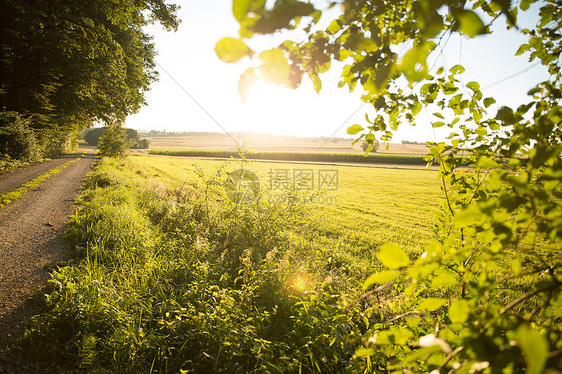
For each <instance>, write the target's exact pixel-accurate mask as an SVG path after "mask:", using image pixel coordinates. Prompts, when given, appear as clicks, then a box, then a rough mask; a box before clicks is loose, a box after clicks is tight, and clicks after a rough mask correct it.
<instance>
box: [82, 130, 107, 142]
mask: <svg viewBox="0 0 562 374" xmlns="http://www.w3.org/2000/svg"><path fill="white" fill-rule="evenodd" d="M104 130H105V127H94V128H93V129H89V130H87V132H86V133H85V134H84V140H85V141H86V143H88V144H89V145H91V146H97V145H98V143H99V141H100V137H101V134H103V132H104Z"/></svg>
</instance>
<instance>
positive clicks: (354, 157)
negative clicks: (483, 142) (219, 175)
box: [150, 150, 427, 166]
mask: <svg viewBox="0 0 562 374" xmlns="http://www.w3.org/2000/svg"><path fill="white" fill-rule="evenodd" d="M150 154H154V155H167V156H187V157H189V156H191V157H220V158H231V157H234V158H237V157H238V153H237V152H236V151H203V150H193V151H191V150H183V151H162V150H150ZM246 157H247V158H248V159H250V160H280V161H311V162H353V163H373V164H395V165H424V166H425V165H426V164H427V161H426V160H425V157H424V156H419V155H390V154H388V155H386V154H378V155H367V156H366V157H365V156H364V155H363V154H357V153H313V152H275V151H269V152H268V151H254V152H252V153H249V154H247V155H246Z"/></svg>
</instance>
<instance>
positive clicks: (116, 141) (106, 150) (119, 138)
mask: <svg viewBox="0 0 562 374" xmlns="http://www.w3.org/2000/svg"><path fill="white" fill-rule="evenodd" d="M98 148H99V153H100V155H101V156H107V157H121V156H123V155H124V154H125V151H126V149H127V139H126V132H125V130H124V129H122V128H121V127H120V126H119V125H113V126H108V127H106V128H105V130H104V131H103V133H102V134H101V136H100V140H99V145H98Z"/></svg>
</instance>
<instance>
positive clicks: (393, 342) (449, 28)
mask: <svg viewBox="0 0 562 374" xmlns="http://www.w3.org/2000/svg"><path fill="white" fill-rule="evenodd" d="M534 3H539V2H538V1H536V0H521V1H520V2H518V3H517V4H512V2H511V1H508V0H491V1H484V0H462V1H458V0H429V1H427V0H425V1H422V0H409V1H405V0H403V1H386V0H342V1H338V2H330V3H329V6H330V7H333V6H335V5H339V6H340V7H341V8H342V12H341V14H340V15H339V16H338V17H337V18H336V19H333V20H331V22H329V26H328V27H327V28H326V29H325V30H321V29H320V28H319V26H318V25H319V20H320V19H321V16H322V11H321V10H320V9H319V6H318V5H317V3H314V4H311V3H307V2H302V1H298V0H291V1H289V0H277V1H275V2H274V3H273V4H272V5H271V6H269V7H266V2H265V1H264V0H256V1H247V0H234V1H233V8H232V9H233V14H234V17H235V18H236V20H237V21H238V22H239V23H240V32H239V34H240V35H239V37H240V38H224V39H222V40H221V41H219V42H218V43H217V46H216V52H217V55H218V56H219V57H220V58H221V59H222V60H224V61H225V62H236V61H238V60H240V59H242V58H244V57H245V56H257V62H256V63H255V64H254V67H252V68H249V69H248V70H246V71H245V72H244V73H243V74H242V76H241V77H240V83H239V90H240V93H241V95H242V96H243V95H244V94H245V92H246V91H247V88H248V86H249V85H251V84H252V83H253V82H254V81H255V80H257V79H258V77H259V78H262V79H267V80H269V81H271V82H273V83H275V84H282V85H285V86H287V87H291V88H296V87H298V86H299V85H300V83H301V80H302V77H303V76H304V75H305V74H306V75H307V76H308V77H309V78H310V79H311V81H312V83H313V85H314V88H315V89H316V90H317V91H320V89H321V87H322V81H321V77H320V74H321V73H323V72H325V71H327V70H328V69H330V68H333V66H336V65H339V66H342V76H341V80H340V82H339V85H340V86H341V87H343V86H347V87H348V88H349V89H350V90H351V91H353V90H356V89H358V90H361V91H362V92H363V100H364V101H365V102H367V103H370V104H371V105H372V106H373V108H374V109H376V110H377V115H376V116H375V118H374V119H373V120H372V121H371V120H370V122H369V124H368V125H367V126H365V127H364V126H362V125H353V126H351V127H350V128H349V129H348V133H349V134H355V135H357V136H358V138H359V139H365V140H366V141H367V142H370V141H372V140H373V139H379V140H382V141H388V140H389V139H391V138H392V132H393V131H394V130H396V129H397V128H398V127H399V126H401V125H402V124H405V123H406V124H408V123H409V124H412V125H413V124H415V118H416V116H417V115H418V113H419V112H420V111H421V110H422V109H423V108H424V107H425V108H429V109H431V108H437V109H438V110H437V111H436V112H435V114H434V116H435V118H436V120H435V121H434V122H433V126H434V127H440V126H448V127H450V128H454V129H455V131H454V132H452V133H451V135H450V136H449V138H448V139H447V141H446V142H440V143H437V144H434V145H433V146H432V148H431V150H430V153H429V155H428V161H430V162H432V163H436V164H438V165H439V176H440V178H441V181H442V190H443V196H444V199H443V209H442V214H441V223H440V225H439V227H437V228H436V230H435V235H436V241H435V243H433V244H432V245H430V246H428V247H427V249H426V252H425V253H424V255H422V256H420V257H419V258H417V259H415V260H414V259H410V256H409V255H408V254H407V252H405V251H404V250H403V249H401V248H399V247H398V246H396V245H393V244H391V243H387V244H385V245H384V246H382V247H381V248H380V249H379V252H378V255H377V256H378V259H379V260H380V262H381V264H382V265H383V266H385V267H386V268H387V270H384V271H381V272H379V273H376V274H373V275H372V276H371V277H369V278H368V279H367V280H366V282H365V285H364V287H365V289H366V290H370V291H369V292H370V293H374V292H376V293H377V295H378V296H377V297H378V300H379V303H380V305H381V306H373V307H372V308H369V309H367V310H366V311H365V315H366V316H371V318H372V319H374V320H376V318H375V317H373V316H384V317H381V318H382V320H378V321H377V323H376V324H371V325H370V326H371V327H370V328H368V330H367V331H366V332H365V346H364V347H363V348H361V349H358V350H357V351H356V354H355V355H356V357H357V359H363V360H364V361H363V362H364V364H365V367H366V370H369V369H371V366H370V365H371V364H372V363H373V362H377V363H378V365H379V366H381V365H382V366H384V369H385V370H387V371H419V372H422V371H423V372H434V373H435V372H441V371H443V372H445V371H447V372H479V371H482V370H488V371H491V372H514V371H515V372H516V371H519V370H522V369H525V368H526V369H527V371H528V372H530V373H540V372H543V371H545V370H547V369H552V370H556V368H560V367H562V324H561V323H560V322H561V320H560V318H561V315H560V310H561V309H560V308H561V307H562V297H561V295H560V293H561V292H560V290H561V285H562V270H561V269H562V257H561V256H560V255H559V251H560V248H562V209H560V202H561V199H562V160H561V157H560V155H561V154H562V107H561V105H560V98H561V97H562V77H561V71H560V68H561V63H560V61H561V58H560V54H561V51H562V37H561V36H560V30H561V29H562V2H561V1H560V0H556V1H549V2H540V3H539V4H538V5H539V6H540V12H539V21H538V23H537V25H536V27H534V28H533V29H531V30H527V29H517V30H518V31H519V32H520V33H522V34H523V35H526V36H527V37H528V42H527V43H525V44H523V45H521V47H520V48H519V50H518V51H517V54H523V53H527V54H528V55H529V59H530V61H538V62H540V63H541V64H542V65H543V66H545V67H546V68H547V69H548V72H549V73H550V79H549V80H547V81H544V82H538V83H537V85H536V87H535V88H533V89H532V90H531V91H530V92H529V99H528V101H527V102H524V103H521V105H520V106H518V107H516V108H508V107H501V108H499V109H497V112H496V113H495V114H493V111H494V110H495V107H494V105H493V104H494V103H495V99H494V98H491V97H485V96H484V92H482V90H481V89H480V85H479V84H478V83H477V82H468V83H466V84H463V81H462V80H461V76H462V73H463V72H464V68H463V67H462V66H460V65H456V66H453V67H446V66H444V65H442V64H441V62H442V61H441V60H440V59H437V58H435V54H436V53H438V51H439V50H440V48H442V47H443V45H444V44H446V41H447V39H448V38H449V37H450V35H452V34H455V33H457V34H461V35H463V36H465V37H467V38H474V37H476V36H478V35H484V34H488V33H490V32H491V25H492V24H493V23H496V22H500V21H501V20H502V19H505V22H506V24H507V27H508V28H516V27H515V26H516V24H517V16H518V14H519V13H520V12H524V11H527V10H528V9H529V7H530V6H531V5H532V4H534ZM284 29H288V30H295V29H298V30H299V31H300V32H306V33H308V40H307V41H304V42H301V43H297V42H294V41H291V40H287V41H285V42H283V43H282V44H281V45H280V46H278V47H277V48H273V49H269V50H265V51H262V52H259V53H257V52H255V51H252V50H251V49H250V48H249V47H248V45H247V44H246V43H245V42H244V40H243V39H247V38H251V37H252V36H254V35H258V34H270V33H274V32H277V31H280V30H284ZM284 35H288V34H287V33H285V34H284ZM403 48H406V50H405V52H404V53H401V52H400V51H401V50H402V49H403ZM402 80H403V81H406V82H407V83H408V84H407V85H404V84H400V82H401V81H402ZM442 113H447V114H448V115H447V117H445V116H443V114H442ZM449 116H450V118H452V120H447V119H446V118H449ZM359 139H358V140H359ZM467 164H468V165H470V168H468V169H467V168H466V165H467ZM461 166H464V167H463V168H460V167H461ZM557 251H558V252H557ZM374 285H378V286H377V287H376V288H375V289H371V288H372V287H373V286H374ZM389 286H392V287H389ZM388 289H394V290H399V291H401V293H400V294H399V295H390V294H387V299H386V300H384V299H383V297H384V293H383V291H382V290H388ZM383 301H384V302H383ZM382 305H386V307H384V306H382Z"/></svg>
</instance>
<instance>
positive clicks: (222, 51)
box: [215, 38, 252, 62]
mask: <svg viewBox="0 0 562 374" xmlns="http://www.w3.org/2000/svg"><path fill="white" fill-rule="evenodd" d="M251 51H252V50H251V49H250V48H249V47H248V46H247V45H246V43H244V42H243V41H242V40H240V39H234V38H222V39H221V40H219V41H218V42H217V45H216V47H215V52H216V54H217V56H219V58H220V59H221V60H222V61H224V62H237V61H239V60H240V59H241V58H243V57H244V56H247V55H249V54H250V53H251Z"/></svg>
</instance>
